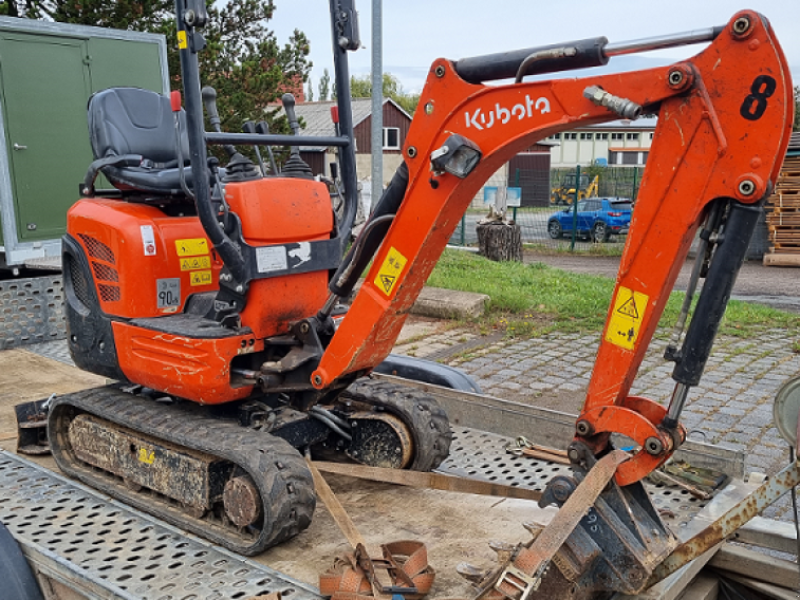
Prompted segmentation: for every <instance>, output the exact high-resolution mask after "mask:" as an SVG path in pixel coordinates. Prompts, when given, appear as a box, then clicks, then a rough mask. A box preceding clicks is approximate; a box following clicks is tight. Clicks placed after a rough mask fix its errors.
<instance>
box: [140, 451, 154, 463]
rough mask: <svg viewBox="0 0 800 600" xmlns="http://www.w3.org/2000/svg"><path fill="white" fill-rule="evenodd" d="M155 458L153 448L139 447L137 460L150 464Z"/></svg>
mask: <svg viewBox="0 0 800 600" xmlns="http://www.w3.org/2000/svg"><path fill="white" fill-rule="evenodd" d="M155 460H156V453H155V451H154V450H148V449H147V448H139V462H143V463H144V464H146V465H152V464H153V463H154V462H155Z"/></svg>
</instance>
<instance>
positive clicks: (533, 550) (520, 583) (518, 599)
mask: <svg viewBox="0 0 800 600" xmlns="http://www.w3.org/2000/svg"><path fill="white" fill-rule="evenodd" d="M628 458H630V455H629V454H627V453H625V452H624V451H622V450H613V451H612V452H609V453H608V454H606V455H605V456H604V457H603V458H601V459H600V460H599V461H597V463H596V464H595V465H594V466H593V467H592V468H591V470H590V471H589V472H588V473H587V474H586V477H585V478H584V479H583V481H582V482H581V483H580V485H578V487H577V489H576V490H575V491H574V492H573V493H572V495H571V496H570V497H569V498H568V499H567V501H566V502H565V503H564V504H563V506H562V507H561V508H560V509H559V510H558V512H557V513H556V515H555V516H554V517H553V520H552V521H550V523H549V524H548V525H547V527H545V528H544V529H543V530H542V531H541V533H539V535H538V536H537V537H536V539H534V540H533V541H532V542H530V543H529V544H527V545H525V544H521V545H519V546H517V548H516V549H515V550H514V552H512V553H511V556H510V557H509V560H507V561H506V562H505V563H504V564H501V565H500V566H499V567H498V568H496V569H495V570H494V571H492V572H491V573H489V574H488V575H487V576H486V578H485V579H484V580H483V581H481V582H480V583H479V585H478V593H477V595H476V596H475V597H474V600H497V599H502V598H507V599H509V600H527V599H528V598H529V597H530V595H531V594H532V593H533V592H535V591H536V590H537V589H538V588H539V584H540V583H541V581H542V575H543V574H544V572H545V570H546V569H547V566H548V565H549V564H550V561H551V560H552V558H553V556H555V554H556V552H558V549H559V548H560V547H561V546H562V544H564V542H565V541H566V540H567V538H568V537H569V536H570V534H571V533H572V531H573V530H574V529H575V527H577V525H578V523H579V522H580V520H581V519H582V518H583V517H584V515H586V513H587V512H588V511H589V509H590V508H591V507H592V505H593V504H594V503H595V501H596V500H597V497H598V496H599V495H600V493H601V492H602V491H603V488H605V487H606V485H608V482H609V481H611V479H612V478H613V477H614V473H616V471H617V466H619V465H620V464H621V463H623V462H624V461H626V460H627V459H628Z"/></svg>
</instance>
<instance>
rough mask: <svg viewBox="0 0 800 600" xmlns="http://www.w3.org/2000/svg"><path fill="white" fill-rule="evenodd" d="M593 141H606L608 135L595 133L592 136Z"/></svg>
mask: <svg viewBox="0 0 800 600" xmlns="http://www.w3.org/2000/svg"><path fill="white" fill-rule="evenodd" d="M594 139H596V140H607V139H608V134H607V133H595V134H594Z"/></svg>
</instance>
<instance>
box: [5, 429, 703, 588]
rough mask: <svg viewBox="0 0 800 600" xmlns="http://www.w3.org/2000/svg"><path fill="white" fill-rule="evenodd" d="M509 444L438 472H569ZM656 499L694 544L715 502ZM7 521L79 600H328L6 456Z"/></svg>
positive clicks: (509, 478)
mask: <svg viewBox="0 0 800 600" xmlns="http://www.w3.org/2000/svg"><path fill="white" fill-rule="evenodd" d="M509 441H511V440H510V438H508V437H505V436H501V435H498V434H495V433H489V432H486V431H480V430H475V429H470V428H466V427H454V440H453V445H452V448H451V450H452V452H451V456H450V457H449V458H448V459H447V460H446V461H445V462H444V463H443V464H442V466H441V467H440V469H439V470H440V471H441V472H444V473H448V474H452V475H458V476H463V477H469V478H474V479H483V480H486V481H494V482H497V483H504V484H506V485H513V486H519V487H527V488H532V489H543V488H544V485H545V483H546V482H547V481H548V480H549V479H550V478H551V477H553V475H555V474H557V473H559V472H564V473H566V472H567V471H568V467H566V466H561V465H555V464H552V463H549V462H546V461H540V460H536V459H531V458H520V457H516V456H513V455H510V454H507V453H506V452H505V451H504V448H505V446H506V444H507V443H508V442H509ZM649 491H650V494H651V496H652V497H653V499H654V503H655V504H656V506H657V507H658V508H662V509H667V510H668V511H669V514H671V515H672V516H671V517H670V519H669V521H668V522H669V525H670V527H671V528H672V529H673V531H675V533H676V534H677V535H678V536H679V537H681V538H685V537H688V536H689V535H691V530H692V529H694V527H693V526H692V521H693V518H694V516H695V515H696V514H697V513H698V512H700V511H702V510H703V509H704V508H705V507H706V506H707V505H708V504H709V502H710V501H709V502H704V501H700V500H697V499H695V498H692V497H691V496H690V495H689V494H688V493H687V492H685V491H683V490H680V489H675V488H669V487H664V486H649ZM320 510H322V509H321V508H320ZM0 521H2V522H3V523H5V525H6V526H7V527H8V528H9V530H10V531H11V532H12V533H13V534H14V537H15V538H16V539H17V541H18V542H19V543H20V544H21V546H22V548H23V552H24V554H25V555H26V557H27V558H28V560H29V561H30V562H31V564H32V565H33V566H34V567H35V570H36V571H38V572H39V573H41V574H43V575H45V576H46V577H48V578H50V579H52V580H55V581H56V582H59V583H61V584H62V585H64V586H66V587H67V588H69V589H71V590H74V591H77V592H78V593H79V594H80V596H76V598H84V597H85V598H89V599H91V600H95V599H98V600H245V599H247V598H251V597H253V596H258V595H261V594H267V593H270V592H275V591H280V592H281V594H282V596H283V597H284V598H286V599H288V600H312V599H318V598H321V596H319V595H318V592H317V590H316V589H315V588H313V587H312V586H310V585H307V584H304V583H301V582H299V581H297V580H294V579H292V578H290V577H288V576H286V575H284V574H282V573H280V572H278V571H276V570H274V569H271V568H269V567H267V566H265V565H262V564H259V563H257V562H255V561H253V560H249V559H246V558H243V557H241V556H238V555H236V554H233V553H231V552H228V551H226V550H224V549H221V548H219V547H217V546H213V545H212V544H210V543H209V542H206V541H205V540H203V539H201V538H198V537H195V536H192V535H188V534H186V533H185V532H183V531H181V530H179V529H177V528H175V527H172V526H170V525H167V524H165V523H162V522H160V521H158V520H156V519H154V518H152V517H150V516H149V515H146V514H143V513H141V512H139V511H137V510H135V509H132V508H130V507H128V506H126V505H124V504H122V503H120V502H118V501H115V500H111V499H109V498H108V497H107V496H105V495H103V494H100V493H98V492H96V491H94V490H92V489H90V488H87V487H86V486H83V485H82V484H79V483H76V482H74V481H71V480H68V479H66V478H65V477H63V476H61V475H60V474H58V473H54V472H52V471H49V470H47V469H45V468H43V467H41V466H39V465H36V464H34V463H32V462H30V461H28V460H26V459H24V458H21V457H19V456H17V455H15V454H11V453H8V452H0ZM332 558H333V557H332V556H331V559H332ZM56 597H57V598H58V596H56Z"/></svg>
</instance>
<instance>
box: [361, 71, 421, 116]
mask: <svg viewBox="0 0 800 600" xmlns="http://www.w3.org/2000/svg"><path fill="white" fill-rule="evenodd" d="M350 93H351V95H352V96H353V98H369V97H370V96H372V78H371V77H370V76H369V75H364V76H363V77H356V76H351V77H350ZM383 96H384V98H391V99H392V100H394V101H395V102H397V103H398V104H399V105H400V106H401V107H402V108H403V110H404V111H406V112H407V113H408V114H410V115H413V114H414V111H415V110H416V109H417V104H419V94H407V93H406V92H405V91H404V90H403V85H402V84H401V83H400V80H399V79H397V77H395V76H394V75H392V74H391V73H384V74H383Z"/></svg>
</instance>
